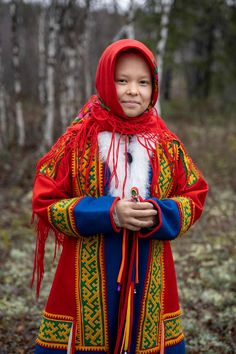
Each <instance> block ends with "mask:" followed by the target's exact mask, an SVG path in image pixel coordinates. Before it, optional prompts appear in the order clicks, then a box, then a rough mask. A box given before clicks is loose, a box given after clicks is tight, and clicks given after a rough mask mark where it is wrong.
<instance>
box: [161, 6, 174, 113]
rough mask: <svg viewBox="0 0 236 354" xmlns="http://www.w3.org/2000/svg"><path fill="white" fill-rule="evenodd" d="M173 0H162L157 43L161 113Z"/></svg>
mask: <svg viewBox="0 0 236 354" xmlns="http://www.w3.org/2000/svg"><path fill="white" fill-rule="evenodd" d="M173 3H174V1H173V0H162V1H161V6H162V13H161V22H160V40H159V42H158V43H157V63H158V85H159V98H158V101H157V111H158V113H159V114H161V102H160V87H161V82H162V74H163V61H164V55H165V49H166V42H167V39H168V26H169V17H170V11H171V7H172V5H173Z"/></svg>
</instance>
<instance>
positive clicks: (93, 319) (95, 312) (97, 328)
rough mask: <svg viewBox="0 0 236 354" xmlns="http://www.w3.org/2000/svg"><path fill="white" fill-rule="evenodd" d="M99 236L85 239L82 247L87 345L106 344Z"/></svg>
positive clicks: (82, 295)
mask: <svg viewBox="0 0 236 354" xmlns="http://www.w3.org/2000/svg"><path fill="white" fill-rule="evenodd" d="M99 246H100V238H99V237H98V236H93V237H88V238H84V239H83V243H82V248H81V255H80V257H81V258H80V259H81V270H80V271H81V275H80V277H81V279H80V281H81V286H80V289H81V301H82V305H83V306H82V311H83V312H82V316H83V319H82V320H83V330H84V345H85V346H104V345H105V328H104V317H103V316H104V313H103V312H104V311H103V304H102V300H103V294H102V289H101V270H100V267H99V261H98V259H99Z"/></svg>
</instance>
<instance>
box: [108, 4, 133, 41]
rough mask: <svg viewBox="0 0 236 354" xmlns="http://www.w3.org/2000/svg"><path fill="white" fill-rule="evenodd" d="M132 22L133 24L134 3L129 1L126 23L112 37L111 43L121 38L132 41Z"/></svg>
mask: <svg viewBox="0 0 236 354" xmlns="http://www.w3.org/2000/svg"><path fill="white" fill-rule="evenodd" d="M116 8H117V7H116ZM134 22H135V2H134V0H130V3H129V10H128V15H127V18H126V23H125V24H124V26H122V27H121V29H120V30H119V31H118V33H117V34H116V35H115V36H114V37H113V42H115V41H118V40H119V39H121V38H130V39H134V38H135V30H134Z"/></svg>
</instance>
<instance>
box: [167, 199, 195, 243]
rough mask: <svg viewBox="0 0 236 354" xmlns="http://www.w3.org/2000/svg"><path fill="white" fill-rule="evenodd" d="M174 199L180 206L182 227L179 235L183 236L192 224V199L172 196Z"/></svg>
mask: <svg viewBox="0 0 236 354" xmlns="http://www.w3.org/2000/svg"><path fill="white" fill-rule="evenodd" d="M171 199H172V200H174V201H175V202H176V203H177V205H178V208H179V212H180V217H181V227H180V232H179V235H178V237H179V236H182V235H183V234H184V233H185V232H186V231H187V230H188V229H189V228H190V226H191V224H192V220H193V213H192V210H193V208H192V201H191V200H190V199H189V198H186V197H173V198H171Z"/></svg>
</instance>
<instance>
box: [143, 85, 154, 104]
mask: <svg viewBox="0 0 236 354" xmlns="http://www.w3.org/2000/svg"><path fill="white" fill-rule="evenodd" d="M144 95H145V101H148V104H149V103H150V102H151V99H152V87H150V88H148V89H147V90H145V92H144Z"/></svg>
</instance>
